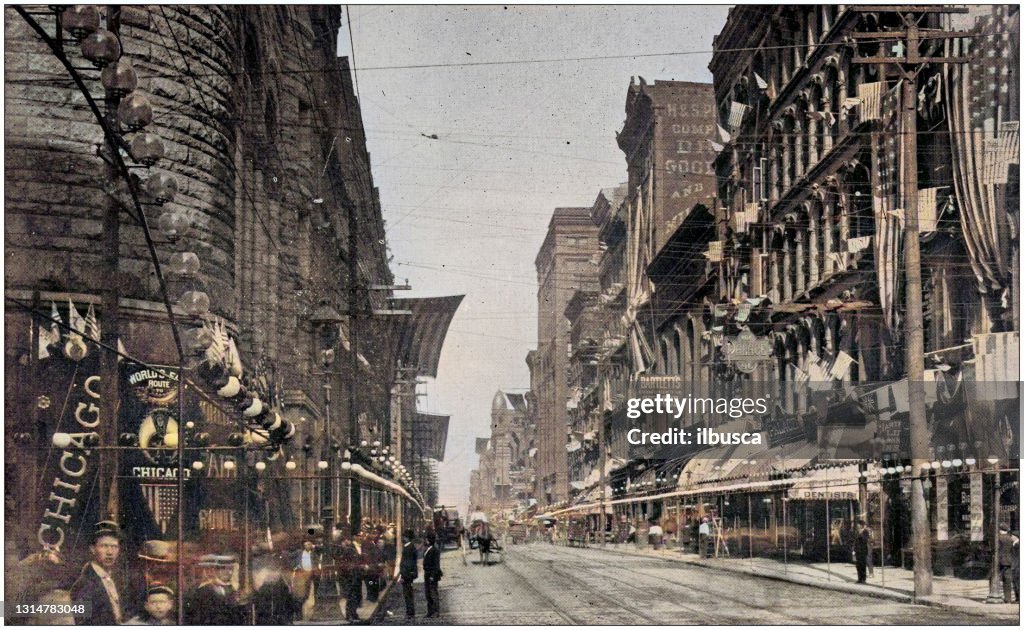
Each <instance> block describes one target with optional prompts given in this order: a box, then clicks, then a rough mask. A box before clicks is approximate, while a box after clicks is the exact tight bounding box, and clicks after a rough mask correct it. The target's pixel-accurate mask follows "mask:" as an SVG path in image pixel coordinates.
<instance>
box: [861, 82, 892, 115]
mask: <svg viewBox="0 0 1024 630" xmlns="http://www.w3.org/2000/svg"><path fill="white" fill-rule="evenodd" d="M884 93H885V82H883V81H876V82H874V83H861V84H860V85H858V86H857V98H858V99H860V103H861V105H860V119H861V120H879V119H880V118H881V117H882V99H883V94H884Z"/></svg>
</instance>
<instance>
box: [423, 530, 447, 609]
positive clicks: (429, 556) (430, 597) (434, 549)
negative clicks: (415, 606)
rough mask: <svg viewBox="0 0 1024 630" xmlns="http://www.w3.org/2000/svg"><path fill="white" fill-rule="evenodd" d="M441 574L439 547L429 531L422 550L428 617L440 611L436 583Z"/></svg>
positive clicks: (439, 579)
mask: <svg viewBox="0 0 1024 630" xmlns="http://www.w3.org/2000/svg"><path fill="white" fill-rule="evenodd" d="M443 575H444V573H442V572H441V549H440V548H439V547H438V546H437V538H436V537H435V536H434V534H433V532H430V533H428V534H427V550H426V551H424V552H423V584H424V587H425V590H426V592H427V616H428V617H436V616H437V615H438V613H439V612H440V599H439V598H438V593H437V583H438V582H440V581H441V577H442V576H443Z"/></svg>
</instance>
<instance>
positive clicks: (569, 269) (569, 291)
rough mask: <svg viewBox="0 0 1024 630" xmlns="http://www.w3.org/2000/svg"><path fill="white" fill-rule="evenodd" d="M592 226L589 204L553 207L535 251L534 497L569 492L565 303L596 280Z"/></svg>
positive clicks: (548, 498) (556, 497) (549, 498)
mask: <svg viewBox="0 0 1024 630" xmlns="http://www.w3.org/2000/svg"><path fill="white" fill-rule="evenodd" d="M597 252H598V242H597V226H596V225H595V224H594V222H593V220H592V219H591V216H590V208H556V209H555V212H554V214H553V215H552V217H551V222H550V223H549V225H548V234H547V237H546V238H545V239H544V243H543V245H541V249H540V252H539V253H538V254H537V259H536V266H537V282H538V285H539V289H538V291H537V310H538V314H539V317H538V322H537V323H538V326H537V354H536V355H535V357H534V370H533V374H534V375H535V377H536V383H535V384H536V389H535V390H534V393H535V395H536V396H537V449H538V452H537V465H536V469H537V473H536V474H537V492H538V495H537V500H538V501H539V502H540V503H541V504H548V503H553V502H555V501H561V500H564V499H566V498H567V497H568V492H569V478H568V463H567V458H566V451H565V444H566V442H567V441H568V440H567V439H566V435H567V429H568V419H569V418H568V412H567V409H566V401H567V400H568V393H569V388H568V368H569V353H570V347H569V325H568V322H567V321H566V319H565V308H566V306H568V304H569V300H570V299H572V296H573V293H574V292H576V291H577V290H579V289H582V288H585V287H594V286H596V284H597V267H596V266H595V265H594V264H593V263H592V259H593V256H594V255H595V254H596V253H597Z"/></svg>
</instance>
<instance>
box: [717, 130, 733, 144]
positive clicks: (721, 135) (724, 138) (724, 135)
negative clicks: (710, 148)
mask: <svg viewBox="0 0 1024 630" xmlns="http://www.w3.org/2000/svg"><path fill="white" fill-rule="evenodd" d="M716 126H717V127H718V137H719V138H721V139H722V142H724V143H726V144H728V143H729V142H731V141H732V135H731V134H730V133H729V132H728V131H726V130H725V128H724V127H722V125H716ZM722 148H725V147H722Z"/></svg>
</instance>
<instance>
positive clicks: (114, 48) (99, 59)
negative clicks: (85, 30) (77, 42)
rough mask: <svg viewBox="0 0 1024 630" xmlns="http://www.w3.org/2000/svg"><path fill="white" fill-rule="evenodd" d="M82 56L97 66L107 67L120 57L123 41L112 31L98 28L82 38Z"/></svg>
mask: <svg viewBox="0 0 1024 630" xmlns="http://www.w3.org/2000/svg"><path fill="white" fill-rule="evenodd" d="M82 56H83V57H85V58H86V59H88V60H89V61H91V62H92V65H94V66H96V67H97V68H105V67H106V66H108V65H110V64H112V63H114V62H115V61H117V60H118V59H120V57H121V42H120V41H119V40H118V39H117V35H114V34H113V33H111V32H110V31H108V30H106V29H103V28H101V29H98V30H97V31H95V32H93V33H92V34H90V35H87V36H86V38H85V39H84V40H82ZM101 79H102V77H101Z"/></svg>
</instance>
